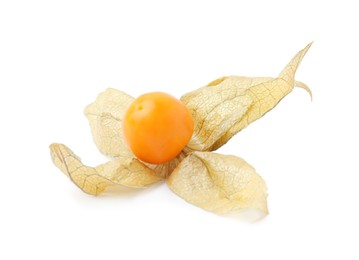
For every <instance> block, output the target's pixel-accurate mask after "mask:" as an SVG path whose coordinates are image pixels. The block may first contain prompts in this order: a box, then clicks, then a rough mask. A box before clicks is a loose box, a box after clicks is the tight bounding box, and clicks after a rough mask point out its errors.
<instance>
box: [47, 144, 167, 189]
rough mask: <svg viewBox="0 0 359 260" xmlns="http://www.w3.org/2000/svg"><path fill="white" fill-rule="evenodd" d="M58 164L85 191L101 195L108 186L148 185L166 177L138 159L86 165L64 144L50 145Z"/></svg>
mask: <svg viewBox="0 0 359 260" xmlns="http://www.w3.org/2000/svg"><path fill="white" fill-rule="evenodd" d="M50 151H51V157H52V160H53V162H54V164H55V165H56V166H57V167H58V168H59V169H60V170H61V171H62V172H63V173H64V174H65V175H66V176H68V177H69V178H70V179H71V181H72V182H73V183H75V184H76V185H77V186H78V187H79V188H80V189H81V190H83V191H84V192H86V193H88V194H92V195H98V194H100V193H101V192H103V191H104V190H105V189H106V188H107V187H109V186H113V185H122V186H127V187H144V186H147V185H150V184H153V183H156V182H158V181H160V180H162V178H160V177H158V176H157V175H156V174H155V172H154V171H153V170H151V169H150V168H148V167H147V166H146V165H144V164H143V163H142V162H140V161H139V160H138V159H136V158H129V159H120V158H119V159H116V160H113V161H110V162H108V163H105V164H101V165H99V166H97V167H89V166H86V165H83V164H82V162H81V160H80V158H79V157H78V156H76V155H75V154H74V153H73V152H72V151H71V150H70V149H69V148H68V147H66V146H65V145H63V144H52V145H50Z"/></svg>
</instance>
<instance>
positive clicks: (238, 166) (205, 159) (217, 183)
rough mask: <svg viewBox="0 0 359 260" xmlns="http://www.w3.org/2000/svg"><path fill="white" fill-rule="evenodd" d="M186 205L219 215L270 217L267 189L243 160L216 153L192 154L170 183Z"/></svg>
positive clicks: (183, 162)
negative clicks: (255, 212) (253, 211)
mask: <svg viewBox="0 0 359 260" xmlns="http://www.w3.org/2000/svg"><path fill="white" fill-rule="evenodd" d="M167 184H168V186H169V188H170V189H171V190H172V191H174V192H175V193H176V194H177V195H178V196H180V197H181V198H183V199H184V200H186V201H187V202H189V203H191V204H194V205H196V206H198V207H201V208H203V209H205V210H208V211H211V212H215V213H218V214H225V213H234V214H235V213H238V212H240V211H242V210H244V209H256V210H260V211H262V212H263V213H265V214H266V213H268V209H267V187H266V184H265V182H264V180H263V179H262V178H261V177H260V176H259V175H258V174H257V173H256V171H255V169H254V168H253V167H252V166H250V165H249V164H248V163H247V162H245V161H244V160H243V159H241V158H239V157H236V156H232V155H221V154H217V153H213V152H193V153H192V154H190V155H189V156H187V157H186V158H185V159H184V160H183V161H182V162H181V163H180V164H179V165H178V166H177V168H176V169H175V170H174V171H173V173H172V174H171V175H170V176H169V178H168V179H167Z"/></svg>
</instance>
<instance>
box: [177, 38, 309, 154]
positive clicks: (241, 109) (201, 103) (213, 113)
mask: <svg viewBox="0 0 359 260" xmlns="http://www.w3.org/2000/svg"><path fill="white" fill-rule="evenodd" d="M310 46H311V44H309V45H307V46H306V47H305V48H304V49H303V50H301V51H300V52H298V53H297V54H296V55H295V56H294V57H293V59H292V60H291V61H290V62H289V63H288V65H287V66H286V67H285V68H284V69H283V71H282V72H281V73H280V74H279V76H278V78H270V77H254V78H253V77H239V76H230V77H222V78H219V79H216V80H214V81H212V82H210V83H209V84H207V85H206V86H204V87H202V88H199V89H197V90H195V91H193V92H190V93H188V94H185V95H184V96H182V97H181V100H182V102H183V103H184V104H186V106H187V107H188V108H189V109H190V111H191V112H192V115H193V117H194V121H195V130H194V134H193V138H192V140H191V141H190V142H189V144H188V147H189V148H191V149H193V150H198V151H213V150H216V149H218V148H219V147H221V146H222V145H223V144H225V143H226V142H227V141H228V140H229V139H230V138H231V137H232V136H233V135H235V134H236V133H238V132H239V131H240V130H242V129H243V128H245V127H246V126H248V125H249V124H250V123H251V122H253V121H255V120H257V119H258V118H260V117H262V116H263V115H264V114H266V113H267V112H268V111H270V110H271V109H272V108H274V107H275V106H276V105H277V104H278V103H279V101H280V100H281V99H282V98H283V97H285V96H286V95H287V94H288V93H290V92H291V91H292V90H293V88H294V86H295V85H298V86H299V87H302V88H304V89H306V90H307V91H308V92H309V93H310V94H311V92H310V90H309V88H308V87H307V86H306V85H305V84H304V83H302V82H296V81H295V80H294V76H295V72H296V70H297V68H298V66H299V64H300V62H301V60H302V59H303V57H304V55H305V54H306V52H307V51H308V49H309V48H310ZM223 111H224V112H223ZM230 112H232V113H233V114H232V116H231V115H230Z"/></svg>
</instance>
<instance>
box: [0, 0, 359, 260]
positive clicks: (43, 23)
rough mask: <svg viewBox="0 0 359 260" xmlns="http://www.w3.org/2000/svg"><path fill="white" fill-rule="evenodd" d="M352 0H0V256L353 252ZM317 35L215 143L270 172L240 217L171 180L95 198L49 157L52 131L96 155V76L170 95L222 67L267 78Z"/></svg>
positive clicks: (223, 71) (97, 158) (357, 253)
mask: <svg viewBox="0 0 359 260" xmlns="http://www.w3.org/2000/svg"><path fill="white" fill-rule="evenodd" d="M358 23H359V16H358V8H357V7H356V5H355V1H344V0H342V1H246V3H244V1H243V3H242V1H203V2H200V1H188V2H187V1H177V2H174V1H74V0H71V1H65V0H63V1H35V0H33V1H16V0H13V1H1V2H0V113H1V128H0V141H1V143H0V152H1V159H0V160H1V164H0V165H1V171H0V174H1V179H0V180H1V186H0V187H1V188H0V202H1V204H0V210H1V213H0V239H1V241H0V258H1V259H106V260H107V259H108V260H110V259H327V258H328V257H332V258H333V259H358V258H359V249H358V241H359V235H358V234H359V223H358V222H359V210H358V207H359V203H358V201H359V188H358V185H359V177H358V175H359V170H358V168H359V167H358V155H359V154H358V146H359V141H358V139H359V138H358V132H359V128H358V124H357V123H358V115H357V114H358V112H359V109H358V99H359V95H358V94H359V91H358V89H359V86H358V80H357V79H358V77H357V75H358V59H359V51H358V46H359V40H358V37H357V35H358V33H357V32H358V27H357V25H356V24H358ZM313 40H314V44H313V46H312V48H311V49H310V50H309V52H308V53H307V56H306V57H305V59H304V60H303V62H302V64H301V66H300V68H299V69H298V73H297V76H296V79H297V80H300V81H303V82H305V83H307V84H308V85H309V86H310V87H311V88H312V91H313V95H314V99H313V101H312V102H311V101H310V98H309V96H308V95H307V93H305V91H303V90H302V89H295V90H294V91H293V92H292V93H291V94H290V95H289V96H287V97H286V98H285V99H284V100H283V101H282V102H281V103H280V104H279V105H278V106H277V107H276V108H275V109H274V110H273V111H271V112H270V113H268V114H267V115H266V116H265V117H264V118H262V119H260V120H259V121H257V122H255V123H253V124H252V125H250V126H249V127H248V128H246V129H245V130H243V131H242V132H240V133H239V134H238V135H237V136H236V137H235V138H233V139H232V140H231V141H230V142H229V143H228V144H227V145H226V146H224V147H223V148H221V149H220V151H219V152H221V153H224V154H235V155H237V156H240V157H242V158H244V159H245V160H247V161H248V162H249V163H251V164H252V165H253V166H254V167H255V168H256V169H257V171H258V173H260V174H261V175H262V176H263V178H264V179H265V181H266V182H267V185H268V189H269V197H268V205H269V210H270V214H269V215H268V216H267V217H266V218H265V219H263V220H262V221H260V222H257V223H254V224H251V223H247V222H245V221H239V220H234V219H229V218H225V217H220V216H217V215H214V214H211V213H208V212H206V211H203V210H201V209H199V208H196V207H194V206H192V205H190V204H188V203H186V202H185V201H183V200H182V199H180V198H179V197H177V196H176V195H175V194H173V193H172V192H171V191H169V190H168V188H167V187H166V185H164V184H162V185H155V186H154V187H151V188H148V189H145V190H141V191H137V190H136V191H133V190H128V191H124V192H120V193H117V194H112V195H111V194H109V195H104V196H99V197H92V196H89V195H86V194H84V193H82V192H81V191H80V190H79V189H77V187H75V185H73V184H72V183H71V182H70V181H69V180H68V179H67V178H66V177H65V176H64V175H63V174H62V173H61V172H60V171H59V170H58V169H57V168H55V166H53V164H52V162H51V160H50V155H49V150H48V145H49V144H50V143H52V142H62V143H65V144H67V145H68V146H69V147H70V148H72V149H73V150H74V151H75V152H76V153H77V154H78V155H79V156H80V157H81V158H82V159H83V162H84V163H86V164H89V165H93V166H95V165H98V164H100V163H103V162H105V161H106V160H107V158H105V157H104V156H102V155H101V154H100V153H99V152H98V151H97V149H96V147H95V145H94V144H93V142H92V137H91V135H90V129H89V126H88V122H87V120H86V118H85V117H84V116H83V108H84V107H85V106H86V105H87V104H89V103H91V102H92V101H93V100H94V99H95V97H96V96H97V94H98V93H99V92H101V91H103V90H104V89H106V88H107V87H114V88H118V89H121V90H122V91H125V92H127V93H129V94H131V95H133V96H138V95H139V94H141V93H144V92H150V91H158V90H159V91H165V92H168V93H170V94H172V95H174V96H176V97H180V96H181V94H183V93H186V92H189V91H191V90H193V89H195V88H197V87H200V86H202V85H204V84H206V83H208V82H209V81H211V80H213V79H215V78H217V77H220V76H223V75H243V76H276V75H277V74H278V73H279V72H280V71H281V69H282V68H283V66H284V65H285V64H286V63H287V62H288V61H289V60H290V59H291V58H292V56H293V55H294V54H295V53H296V52H297V51H299V50H300V49H302V48H303V47H305V45H306V44H307V43H309V42H311V41H313Z"/></svg>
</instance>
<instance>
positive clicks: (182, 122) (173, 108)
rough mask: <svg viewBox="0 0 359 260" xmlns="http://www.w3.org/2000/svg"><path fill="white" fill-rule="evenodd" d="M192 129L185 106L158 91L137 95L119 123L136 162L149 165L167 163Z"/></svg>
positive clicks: (191, 119) (180, 149)
mask: <svg viewBox="0 0 359 260" xmlns="http://www.w3.org/2000/svg"><path fill="white" fill-rule="evenodd" d="M193 127H194V126H193V117H192V115H191V112H190V111H189V110H188V109H187V107H186V106H185V105H184V104H183V103H182V102H181V101H180V100H178V99H176V98H175V97H173V96H171V95H168V94H166V93H162V92H152V93H147V94H144V95H141V96H139V97H138V98H137V99H135V100H134V101H133V103H132V104H131V105H130V107H129V108H128V110H127V112H126V114H125V117H124V120H123V130H124V136H125V140H126V142H127V144H128V145H129V147H130V149H131V150H132V152H133V153H134V154H135V155H136V156H137V157H138V158H139V159H141V160H142V161H145V162H148V163H152V164H160V163H164V162H167V161H170V160H172V159H174V158H175V157H176V156H177V155H178V154H179V153H181V151H182V149H183V148H184V147H185V146H186V145H187V143H188V142H189V140H190V139H191V137H192V133H193Z"/></svg>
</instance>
